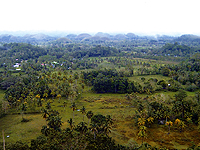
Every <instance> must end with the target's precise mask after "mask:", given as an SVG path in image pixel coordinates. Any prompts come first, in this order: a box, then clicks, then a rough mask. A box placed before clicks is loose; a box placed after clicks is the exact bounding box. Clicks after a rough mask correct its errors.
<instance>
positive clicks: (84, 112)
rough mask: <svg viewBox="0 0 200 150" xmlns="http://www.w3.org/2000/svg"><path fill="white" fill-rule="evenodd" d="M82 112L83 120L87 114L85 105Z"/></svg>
mask: <svg viewBox="0 0 200 150" xmlns="http://www.w3.org/2000/svg"><path fill="white" fill-rule="evenodd" d="M80 111H81V113H82V114H83V121H84V115H85V114H86V109H85V107H84V106H83V108H81V110H80Z"/></svg>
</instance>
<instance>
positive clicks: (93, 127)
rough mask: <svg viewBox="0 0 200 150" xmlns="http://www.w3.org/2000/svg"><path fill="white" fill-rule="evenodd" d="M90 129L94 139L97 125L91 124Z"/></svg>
mask: <svg viewBox="0 0 200 150" xmlns="http://www.w3.org/2000/svg"><path fill="white" fill-rule="evenodd" d="M90 131H92V133H93V134H94V140H95V137H96V133H98V127H97V125H96V124H95V123H92V124H91V128H90Z"/></svg>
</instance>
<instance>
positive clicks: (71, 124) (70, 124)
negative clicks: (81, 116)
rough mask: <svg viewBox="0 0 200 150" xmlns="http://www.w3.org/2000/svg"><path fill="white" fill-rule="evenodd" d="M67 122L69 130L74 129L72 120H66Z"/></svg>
mask: <svg viewBox="0 0 200 150" xmlns="http://www.w3.org/2000/svg"><path fill="white" fill-rule="evenodd" d="M67 122H68V123H69V126H70V129H71V130H72V129H73V127H74V122H73V120H72V118H70V119H69V120H67Z"/></svg>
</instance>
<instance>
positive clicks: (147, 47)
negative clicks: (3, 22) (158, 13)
mask: <svg viewBox="0 0 200 150" xmlns="http://www.w3.org/2000/svg"><path fill="white" fill-rule="evenodd" d="M199 52H200V37H198V36H195V35H182V36H180V37H171V36H166V35H164V36H156V37H152V36H138V35H135V34H133V33H128V34H118V35H110V34H106V33H97V34H96V35H94V36H91V35H89V34H86V33H85V34H80V35H75V34H69V35H67V36H65V37H50V36H46V35H43V34H39V35H26V36H24V37H15V36H11V35H1V36H0V105H1V107H2V109H0V129H1V130H2V137H0V139H1V141H3V142H0V143H1V145H0V149H3V148H6V149H8V150H9V149H10V150H15V149H16V150H29V149H30V150H36V149H38V150H47V149H52V150H60V149H125V150H126V149H127V150H128V149H195V150H196V149H200V138H199V137H200V133H199V132H200V113H199V111H200V105H199V103H200V53H199Z"/></svg>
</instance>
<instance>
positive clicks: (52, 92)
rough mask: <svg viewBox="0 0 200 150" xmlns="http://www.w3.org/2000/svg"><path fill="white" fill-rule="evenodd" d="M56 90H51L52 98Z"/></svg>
mask: <svg viewBox="0 0 200 150" xmlns="http://www.w3.org/2000/svg"><path fill="white" fill-rule="evenodd" d="M55 94H56V92H55V91H54V90H52V91H51V95H52V99H53V100H54V96H55Z"/></svg>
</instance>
